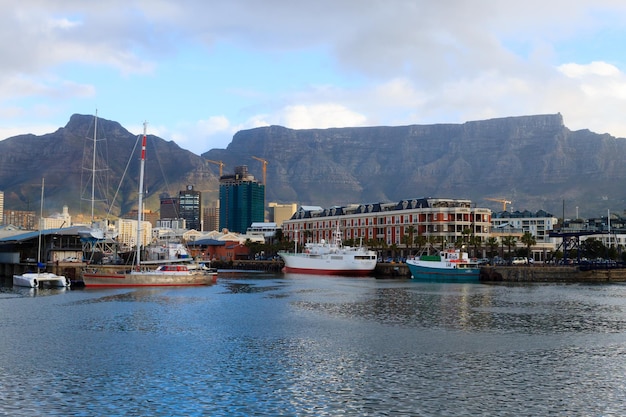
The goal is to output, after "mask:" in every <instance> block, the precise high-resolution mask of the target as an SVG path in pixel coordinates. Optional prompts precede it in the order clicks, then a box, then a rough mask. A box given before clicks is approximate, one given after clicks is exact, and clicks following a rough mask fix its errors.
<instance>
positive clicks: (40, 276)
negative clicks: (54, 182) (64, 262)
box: [13, 178, 71, 288]
mask: <svg viewBox="0 0 626 417" xmlns="http://www.w3.org/2000/svg"><path fill="white" fill-rule="evenodd" d="M44 184H45V180H44V179H43V178H42V179H41V208H40V215H41V217H43V198H44ZM41 227H42V226H41V225H39V238H38V243H37V272H25V273H23V274H16V275H13V285H15V286H18V287H29V288H40V287H42V286H49V287H69V286H70V283H71V281H70V280H69V279H68V278H66V277H65V276H63V275H57V274H53V273H52V272H45V271H44V272H42V269H45V267H46V265H45V264H44V263H42V262H41Z"/></svg>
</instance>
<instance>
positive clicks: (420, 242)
mask: <svg viewBox="0 0 626 417" xmlns="http://www.w3.org/2000/svg"><path fill="white" fill-rule="evenodd" d="M427 243H428V239H426V236H423V235H421V234H418V235H417V236H415V244H416V245H417V253H418V254H420V253H422V248H423V247H424V246H426V244H427Z"/></svg>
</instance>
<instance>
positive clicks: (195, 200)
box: [178, 185, 202, 231]
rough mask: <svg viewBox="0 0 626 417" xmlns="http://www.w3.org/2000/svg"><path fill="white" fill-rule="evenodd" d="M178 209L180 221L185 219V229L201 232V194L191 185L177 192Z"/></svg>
mask: <svg viewBox="0 0 626 417" xmlns="http://www.w3.org/2000/svg"><path fill="white" fill-rule="evenodd" d="M178 209H179V215H180V218H181V219H185V223H186V224H187V229H189V230H192V229H193V230H197V231H202V193H201V192H200V191H195V190H194V189H193V185H188V186H187V189H186V190H184V191H179V192H178Z"/></svg>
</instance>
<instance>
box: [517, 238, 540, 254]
mask: <svg viewBox="0 0 626 417" xmlns="http://www.w3.org/2000/svg"><path fill="white" fill-rule="evenodd" d="M520 240H521V241H522V243H523V244H524V245H526V249H527V252H526V256H527V257H528V258H532V256H531V252H530V247H531V246H533V245H536V244H537V239H535V237H534V236H533V235H532V234H531V233H530V232H524V234H523V235H522V238H521V239H520Z"/></svg>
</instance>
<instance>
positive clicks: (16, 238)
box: [0, 226, 85, 243]
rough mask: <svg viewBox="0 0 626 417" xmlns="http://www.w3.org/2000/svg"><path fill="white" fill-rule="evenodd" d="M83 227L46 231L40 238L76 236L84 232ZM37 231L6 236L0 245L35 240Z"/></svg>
mask: <svg viewBox="0 0 626 417" xmlns="http://www.w3.org/2000/svg"><path fill="white" fill-rule="evenodd" d="M84 229H85V226H72V227H63V228H61V229H46V230H42V231H41V235H42V236H78V231H79V230H84ZM38 237H39V230H29V231H28V232H24V233H20V234H16V235H12V236H6V237H3V238H1V239H0V243H10V242H24V241H27V240H32V239H37V238H38Z"/></svg>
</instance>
